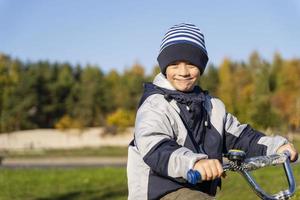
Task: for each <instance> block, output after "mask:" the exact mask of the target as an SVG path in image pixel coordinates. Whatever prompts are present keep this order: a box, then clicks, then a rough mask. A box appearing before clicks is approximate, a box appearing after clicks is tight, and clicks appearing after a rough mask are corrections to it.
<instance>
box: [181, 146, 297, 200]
mask: <svg viewBox="0 0 300 200" xmlns="http://www.w3.org/2000/svg"><path fill="white" fill-rule="evenodd" d="M225 157H226V158H227V159H228V160H229V162H228V163H226V164H223V170H224V172H226V171H235V172H238V173H240V174H241V175H242V176H243V177H244V178H245V179H246V181H247V182H248V183H249V185H250V186H251V188H252V189H253V190H254V192H255V193H256V195H257V196H258V197H260V198H261V199H264V200H283V199H289V198H291V197H292V196H293V195H294V194H295V191H296V184H295V177H294V175H293V171H292V168H291V165H290V153H289V152H288V151H286V152H284V153H283V154H273V155H269V156H258V157H252V158H247V159H245V157H246V154H245V152H244V151H241V150H230V151H229V152H228V154H227V155H225ZM279 164H283V166H284V171H285V174H286V177H287V180H288V184H289V188H288V189H286V190H283V191H280V192H278V193H276V194H273V195H271V194H268V193H266V192H265V191H264V190H263V189H262V188H261V187H260V186H259V185H258V184H257V183H256V181H255V180H254V178H253V177H252V176H251V174H250V173H249V172H250V171H253V170H256V169H259V168H262V167H267V166H274V165H279ZM187 182H189V183H190V184H193V185H195V184H197V183H199V182H201V174H200V173H199V172H198V171H196V170H192V169H191V170H189V171H188V173H187Z"/></svg>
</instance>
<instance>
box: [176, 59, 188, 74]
mask: <svg viewBox="0 0 300 200" xmlns="http://www.w3.org/2000/svg"><path fill="white" fill-rule="evenodd" d="M178 69H179V71H178V74H179V75H181V76H187V75H189V70H188V68H187V65H186V63H184V62H181V63H179V64H178Z"/></svg>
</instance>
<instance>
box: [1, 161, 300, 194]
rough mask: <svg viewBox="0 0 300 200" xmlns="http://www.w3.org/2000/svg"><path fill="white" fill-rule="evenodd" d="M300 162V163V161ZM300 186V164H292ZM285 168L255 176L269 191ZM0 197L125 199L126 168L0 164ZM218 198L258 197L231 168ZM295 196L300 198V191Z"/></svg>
mask: <svg viewBox="0 0 300 200" xmlns="http://www.w3.org/2000/svg"><path fill="white" fill-rule="evenodd" d="M298 165H299V164H298ZM293 169H294V174H295V177H296V181H297V188H298V190H299V189H300V187H299V185H300V166H296V165H293ZM282 175H283V170H281V168H279V167H271V168H265V169H261V170H258V171H256V172H255V173H254V176H255V177H257V178H259V181H258V182H259V183H260V184H261V185H262V187H263V188H264V189H266V190H267V191H269V192H278V191H279V190H281V189H285V188H287V184H286V182H285V180H284V179H283V176H282ZM0 199H1V200H96V199H98V200H100V199H101V200H125V199H127V183H126V169H125V168H82V169H78V168H77V169H4V168H2V169H1V168H0ZM217 199H220V200H229V199H230V200H232V199H243V200H250V199H251V200H252V199H258V198H257V197H256V196H255V194H254V193H253V192H252V191H251V189H250V187H249V186H248V185H247V183H246V181H245V180H244V179H243V178H242V177H241V176H240V175H239V174H237V173H234V172H230V173H228V174H227V177H226V179H225V180H223V185H222V190H221V191H220V192H219V193H218V196H217ZM293 199H299V200H300V191H298V192H297V194H296V195H295V196H294V198H293Z"/></svg>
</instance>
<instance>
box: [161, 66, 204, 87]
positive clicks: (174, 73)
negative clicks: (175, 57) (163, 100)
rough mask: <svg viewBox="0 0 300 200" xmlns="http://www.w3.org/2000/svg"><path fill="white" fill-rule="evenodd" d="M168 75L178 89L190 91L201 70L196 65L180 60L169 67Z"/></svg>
mask: <svg viewBox="0 0 300 200" xmlns="http://www.w3.org/2000/svg"><path fill="white" fill-rule="evenodd" d="M166 77H167V79H168V81H169V82H170V83H171V84H172V85H173V87H174V88H175V89H176V90H179V91H181V92H189V91H191V90H193V88H194V86H195V85H196V83H197V80H198V78H199V77H200V71H199V69H198V67H196V66H195V65H192V64H190V63H187V62H185V61H178V62H175V63H172V64H170V65H169V66H168V67H167V70H166Z"/></svg>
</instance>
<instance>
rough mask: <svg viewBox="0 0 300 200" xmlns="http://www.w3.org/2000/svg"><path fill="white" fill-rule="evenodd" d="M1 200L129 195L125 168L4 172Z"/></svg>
mask: <svg viewBox="0 0 300 200" xmlns="http://www.w3.org/2000/svg"><path fill="white" fill-rule="evenodd" d="M0 188H1V189H0V199H1V200H79V199H82V200H96V199H103V200H120V199H125V197H126V196H127V186H126V172H125V169H124V168H101V169H86V168H85V169H1V170H0Z"/></svg>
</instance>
